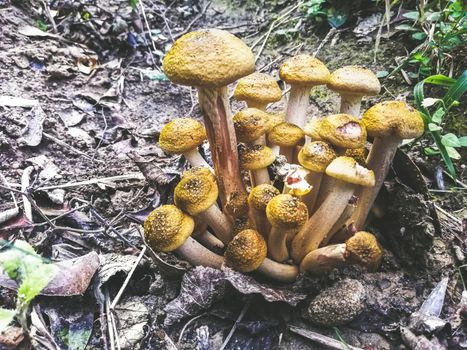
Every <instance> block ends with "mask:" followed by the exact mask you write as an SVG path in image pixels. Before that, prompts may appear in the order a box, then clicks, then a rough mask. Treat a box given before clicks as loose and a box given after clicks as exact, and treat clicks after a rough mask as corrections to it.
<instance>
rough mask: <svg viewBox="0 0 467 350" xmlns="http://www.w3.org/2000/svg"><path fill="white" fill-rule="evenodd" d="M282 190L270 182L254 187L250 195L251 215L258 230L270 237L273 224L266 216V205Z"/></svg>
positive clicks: (266, 237) (265, 236)
mask: <svg viewBox="0 0 467 350" xmlns="http://www.w3.org/2000/svg"><path fill="white" fill-rule="evenodd" d="M279 194H280V192H279V190H278V189H277V188H275V187H274V186H272V185H269V184H262V185H258V186H255V187H253V188H252V190H251V192H250V194H249V196H248V204H249V207H250V215H249V217H250V218H251V220H252V221H253V222H254V223H255V227H256V230H257V231H258V232H259V233H260V234H261V235H262V236H263V237H264V239H266V240H267V239H268V237H269V231H270V230H271V225H270V224H269V221H268V219H267V217H266V206H267V205H268V203H269V202H270V201H271V199H273V198H274V197H275V196H277V195H279Z"/></svg>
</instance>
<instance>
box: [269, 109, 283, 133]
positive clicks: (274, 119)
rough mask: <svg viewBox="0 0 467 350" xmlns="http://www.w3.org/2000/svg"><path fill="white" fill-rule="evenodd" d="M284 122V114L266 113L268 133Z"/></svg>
mask: <svg viewBox="0 0 467 350" xmlns="http://www.w3.org/2000/svg"><path fill="white" fill-rule="evenodd" d="M283 122H285V114H284V113H281V112H268V132H269V131H271V130H272V129H273V128H274V127H275V126H276V125H279V124H281V123H283Z"/></svg>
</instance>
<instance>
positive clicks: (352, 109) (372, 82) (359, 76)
mask: <svg viewBox="0 0 467 350" xmlns="http://www.w3.org/2000/svg"><path fill="white" fill-rule="evenodd" d="M328 88H330V89H331V90H334V91H336V92H338V93H339V94H340V95H341V106H340V112H341V113H345V114H350V115H353V116H355V117H359V116H360V105H361V102H362V98H363V97H364V96H374V95H378V94H379V92H380V90H381V84H380V83H379V80H378V78H377V77H376V75H374V74H373V72H372V71H371V70H369V69H366V68H363V67H359V66H345V67H342V68H340V69H338V70H336V71H334V72H332V74H331V76H330V78H329V82H328Z"/></svg>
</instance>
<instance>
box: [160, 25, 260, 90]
mask: <svg viewBox="0 0 467 350" xmlns="http://www.w3.org/2000/svg"><path fill="white" fill-rule="evenodd" d="M162 66H163V69H164V73H165V74H166V75H167V77H168V78H169V79H170V81H172V82H173V83H175V84H181V85H188V86H201V87H206V88H215V87H222V86H227V85H228V84H230V83H233V82H234V81H236V80H237V79H238V78H241V77H244V76H245V75H248V74H251V73H253V72H254V71H255V56H254V55H253V52H252V51H251V49H250V48H249V47H248V46H247V45H246V44H245V43H244V42H243V41H242V40H240V39H239V38H237V37H236V36H235V35H232V34H230V33H229V32H227V31H225V30H219V29H204V30H200V31H196V32H190V33H187V34H185V35H183V36H182V37H180V38H179V39H178V40H177V41H176V42H175V43H174V44H173V45H172V47H171V48H170V50H169V52H167V54H166V55H165V57H164V61H163V63H162Z"/></svg>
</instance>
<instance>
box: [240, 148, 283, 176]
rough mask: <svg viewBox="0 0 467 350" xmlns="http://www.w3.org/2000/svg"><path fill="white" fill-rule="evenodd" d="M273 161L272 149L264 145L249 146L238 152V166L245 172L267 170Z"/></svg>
mask: <svg viewBox="0 0 467 350" xmlns="http://www.w3.org/2000/svg"><path fill="white" fill-rule="evenodd" d="M275 160H276V155H275V154H274V152H273V151H272V149H270V148H269V147H267V146H264V145H251V146H247V147H245V148H244V149H242V150H240V165H241V166H242V168H243V169H246V170H257V169H263V168H267V167H268V166H270V165H271V164H272V163H273V162H274V161H275Z"/></svg>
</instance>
